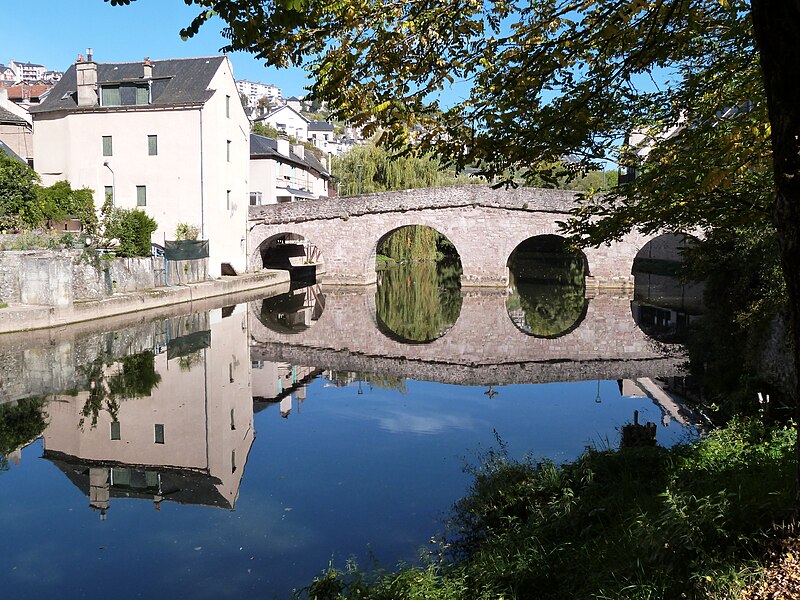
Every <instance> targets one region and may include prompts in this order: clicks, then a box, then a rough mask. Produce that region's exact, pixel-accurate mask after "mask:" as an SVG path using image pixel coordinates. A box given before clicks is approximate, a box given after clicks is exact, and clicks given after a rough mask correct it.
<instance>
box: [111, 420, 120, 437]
mask: <svg viewBox="0 0 800 600" xmlns="http://www.w3.org/2000/svg"><path fill="white" fill-rule="evenodd" d="M120 433H121V432H120V426H119V421H112V422H111V439H112V440H119V439H121V437H120Z"/></svg>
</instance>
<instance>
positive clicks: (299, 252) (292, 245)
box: [258, 232, 324, 284]
mask: <svg viewBox="0 0 800 600" xmlns="http://www.w3.org/2000/svg"><path fill="white" fill-rule="evenodd" d="M258 251H259V254H260V255H261V263H262V266H263V267H264V268H265V269H282V270H285V271H289V274H290V276H291V278H292V282H293V283H294V282H302V283H305V284H312V283H315V282H316V276H317V273H319V272H321V270H322V267H323V266H324V261H323V259H322V253H321V252H320V250H319V248H318V247H317V246H316V245H314V244H313V243H311V242H310V241H309V240H307V239H305V238H304V237H303V236H302V235H298V234H296V233H288V232H287V233H280V234H278V235H273V236H272V237H269V238H267V239H266V240H264V241H263V242H261V245H260V246H259V247H258Z"/></svg>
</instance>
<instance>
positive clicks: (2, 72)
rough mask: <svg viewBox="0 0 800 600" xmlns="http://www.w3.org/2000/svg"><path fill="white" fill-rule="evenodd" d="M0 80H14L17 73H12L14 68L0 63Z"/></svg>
mask: <svg viewBox="0 0 800 600" xmlns="http://www.w3.org/2000/svg"><path fill="white" fill-rule="evenodd" d="M0 81H12V82H16V81H17V75H16V73H14V69H12V68H11V67H9V66H8V65H0Z"/></svg>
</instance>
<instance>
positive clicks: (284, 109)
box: [258, 105, 311, 142]
mask: <svg viewBox="0 0 800 600" xmlns="http://www.w3.org/2000/svg"><path fill="white" fill-rule="evenodd" d="M258 121H260V122H262V123H264V124H265V125H271V126H272V127H274V128H275V129H277V130H278V131H280V132H281V133H285V134H286V135H288V136H291V137H293V138H295V139H296V140H297V141H298V142H304V141H305V140H307V139H308V124H309V123H311V121H310V120H309V119H307V118H305V117H304V116H303V115H301V114H300V113H299V112H297V110H295V109H294V108H292V107H291V106H289V105H285V106H281V107H280V108H276V109H275V110H273V111H272V112H271V113H269V114H268V115H267V116H265V117H263V118H261V119H258Z"/></svg>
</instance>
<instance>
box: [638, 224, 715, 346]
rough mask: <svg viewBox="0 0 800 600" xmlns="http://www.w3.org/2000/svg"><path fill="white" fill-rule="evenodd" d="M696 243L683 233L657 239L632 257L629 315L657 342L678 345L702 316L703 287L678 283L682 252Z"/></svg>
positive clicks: (697, 284)
mask: <svg viewBox="0 0 800 600" xmlns="http://www.w3.org/2000/svg"><path fill="white" fill-rule="evenodd" d="M696 242H697V239H696V238H694V237H693V236H690V235H687V234H683V233H666V234H662V235H659V236H657V237H655V238H653V239H652V240H650V241H649V242H648V243H647V244H645V245H644V246H643V247H642V249H641V250H639V252H638V253H637V254H636V257H635V258H634V260H633V265H632V267H631V274H632V275H633V281H634V293H633V298H634V299H633V301H632V302H631V314H632V316H633V320H634V322H635V323H636V325H637V326H638V327H639V328H640V329H641V330H642V332H644V333H645V335H647V336H649V337H652V338H654V339H656V340H658V341H661V342H680V341H682V340H683V339H684V336H685V334H686V332H687V330H688V327H689V324H690V323H691V321H692V320H694V318H696V317H697V316H699V315H700V314H701V313H702V312H703V299H702V297H703V284H702V283H696V282H687V281H683V280H682V279H681V270H682V267H683V264H684V262H685V257H684V250H685V249H686V248H690V247H691V246H692V245H694V244H695V243H696Z"/></svg>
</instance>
